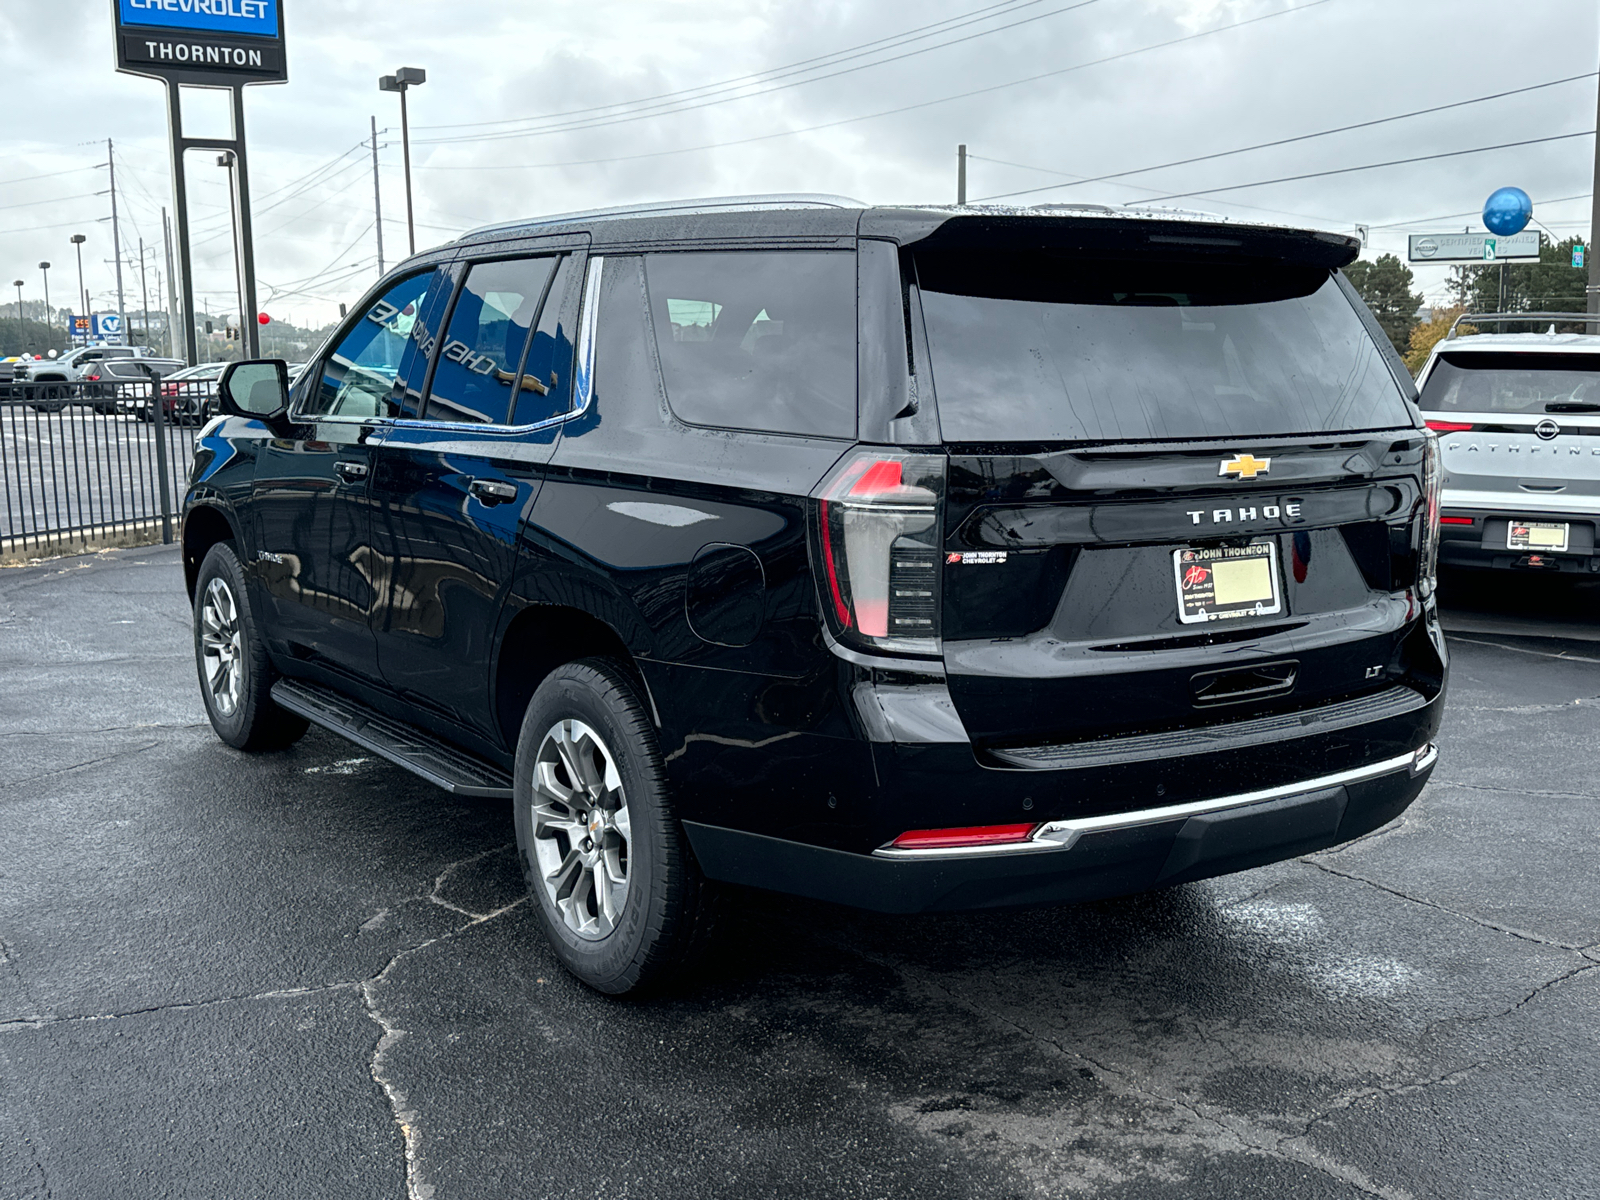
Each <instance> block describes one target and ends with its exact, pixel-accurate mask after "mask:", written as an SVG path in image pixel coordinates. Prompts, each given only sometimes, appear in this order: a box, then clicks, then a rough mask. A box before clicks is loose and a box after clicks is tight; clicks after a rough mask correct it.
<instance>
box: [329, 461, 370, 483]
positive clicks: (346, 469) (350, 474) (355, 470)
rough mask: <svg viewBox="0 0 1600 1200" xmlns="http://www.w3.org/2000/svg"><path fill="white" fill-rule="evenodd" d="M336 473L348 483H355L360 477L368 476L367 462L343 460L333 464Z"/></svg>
mask: <svg viewBox="0 0 1600 1200" xmlns="http://www.w3.org/2000/svg"><path fill="white" fill-rule="evenodd" d="M333 470H334V474H336V475H338V476H339V478H340V479H342V480H344V481H345V482H346V483H354V482H356V480H358V479H365V478H366V477H367V464H366V463H363V462H350V461H348V460H343V461H340V462H336V463H334V464H333Z"/></svg>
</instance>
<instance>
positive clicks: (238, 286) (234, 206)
mask: <svg viewBox="0 0 1600 1200" xmlns="http://www.w3.org/2000/svg"><path fill="white" fill-rule="evenodd" d="M233 163H234V157H233V151H232V150H224V151H223V152H222V153H221V154H219V155H217V166H219V167H227V168H228V220H229V221H230V222H231V223H232V226H231V227H232V229H233V247H234V253H235V254H237V253H238V250H239V220H238V216H239V205H238V202H237V201H236V199H235V197H234V192H233ZM234 266H235V270H234V272H233V284H234V299H235V300H237V301H238V302H239V348H240V353H241V355H242V356H244V355H245V354H246V352H245V350H244V348H245V346H246V345H248V343H249V339H248V338H247V336H246V333H245V327H244V323H245V321H247V320H248V319H249V318H248V317H246V316H245V312H244V280H243V279H241V278H240V275H239V271H238V269H237V268H238V263H237V262H235V264H234ZM249 357H253V355H252V356H249Z"/></svg>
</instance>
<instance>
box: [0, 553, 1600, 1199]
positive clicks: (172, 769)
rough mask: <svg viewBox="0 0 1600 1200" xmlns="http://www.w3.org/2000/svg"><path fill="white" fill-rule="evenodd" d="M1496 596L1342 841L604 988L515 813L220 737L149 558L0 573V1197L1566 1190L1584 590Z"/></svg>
mask: <svg viewBox="0 0 1600 1200" xmlns="http://www.w3.org/2000/svg"><path fill="white" fill-rule="evenodd" d="M1548 582H1550V581H1545V580H1538V581H1534V583H1535V584H1537V585H1538V586H1541V587H1542V586H1545V585H1546V584H1547V583H1548ZM1519 595H1520V599H1518V598H1516V597H1513V599H1512V600H1510V601H1507V602H1505V603H1500V604H1498V605H1497V604H1496V603H1495V602H1492V598H1491V601H1490V602H1483V603H1479V604H1478V605H1477V607H1475V608H1473V609H1472V610H1471V611H1470V614H1469V619H1467V620H1466V621H1465V625H1464V628H1465V636H1462V637H1459V638H1456V639H1454V645H1455V655H1456V657H1455V666H1454V678H1453V691H1452V696H1451V707H1450V710H1449V712H1448V715H1447V717H1446V722H1445V729H1444V731H1443V733H1442V735H1441V746H1442V750H1443V756H1442V759H1441V763H1440V766H1439V768H1438V770H1437V772H1436V774H1435V776H1434V780H1433V782H1432V783H1431V784H1430V786H1429V787H1428V789H1427V790H1426V791H1425V792H1424V794H1423V796H1422V798H1421V799H1420V800H1419V801H1418V802H1417V803H1416V804H1415V805H1414V806H1413V807H1412V808H1411V809H1410V810H1409V811H1408V812H1407V813H1406V814H1405V816H1404V817H1403V818H1402V819H1401V820H1400V821H1398V822H1396V823H1395V824H1394V825H1391V826H1389V827H1387V828H1386V829H1384V830H1381V831H1379V832H1377V833H1375V834H1373V835H1371V836H1370V837H1368V838H1365V839H1363V840H1362V841H1360V842H1357V843H1354V844H1351V845H1349V846H1346V847H1342V848H1339V849H1336V850H1333V851H1329V852H1325V853H1322V854H1317V855H1313V856H1311V857H1309V858H1307V859H1302V860H1297V861H1294V862H1289V863H1281V864H1278V865H1276V866H1272V867H1267V868H1263V869H1261V870H1257V871H1252V872H1247V873H1245V874H1242V875H1236V876H1232V877H1228V878H1225V879H1220V880H1211V881H1207V882H1204V883H1199V884H1191V885H1187V886H1184V887H1180V888H1175V889H1172V890H1169V891H1165V892H1160V893H1155V894H1151V895H1146V896H1137V897H1131V898H1127V899H1122V900H1116V901H1108V902H1104V903H1098V904H1089V905H1081V906H1077V907H1068V908H1056V909H1046V910H1035V911H1029V912H1022V913H988V914H982V915H976V916H930V917H919V918H911V919H907V918H900V917H882V916H873V915H867V914H861V913H855V912H851V911H848V910H844V909H838V908H832V907H829V906H826V905H820V904H811V903H804V902H799V901H793V900H788V899H784V898H781V897H774V896H766V895H760V894H755V893H745V894H740V895H738V896H736V897H735V898H734V899H735V903H734V905H733V909H734V916H733V919H732V920H731V922H730V925H729V927H728V928H727V929H726V930H725V931H724V935H723V937H722V939H721V941H720V943H719V946H718V949H717V952H716V954H715V956H714V957H713V959H712V961H711V962H710V963H708V964H707V966H706V968H705V970H704V972H703V975H702V977H701V979H700V980H699V981H698V983H697V984H696V985H695V986H694V987H692V988H682V989H679V990H678V991H676V992H674V993H672V994H670V995H666V996H662V997H658V998H655V999H651V1000H646V1001H633V1002H627V1001H624V1002H619V1001H615V1000H608V999H604V998H602V997H599V996H597V995H594V994H592V993H589V992H587V991H585V990H584V989H583V988H582V987H580V986H579V985H577V984H576V983H574V982H573V981H572V980H571V979H570V978H569V977H567V976H566V975H565V974H564V973H563V972H562V971H561V969H560V967H559V966H558V965H557V963H556V961H555V959H554V957H553V956H552V955H551V954H550V952H549V951H548V949H547V948H546V946H545V944H544V942H543V940H542V938H541V936H540V934H539V931H538V928H537V925H536V922H535V913H534V912H533V911H531V910H530V907H529V906H528V905H527V904H526V903H524V902H523V896H524V891H523V885H522V881H521V877H520V875H519V873H518V871H517V867H516V863H515V861H514V856H513V852H512V843H513V833H512V826H511V815H510V812H509V811H508V809H507V808H506V807H505V806H503V805H498V804H487V803H482V802H478V801H459V800H454V799H452V798H450V797H449V796H446V795H444V794H443V793H440V792H437V791H435V790H433V789H431V788H430V787H428V786H427V785H426V784H424V783H422V782H420V781H418V780H415V779H413V778H412V777H411V776H409V775H407V774H405V773H403V772H401V771H399V770H398V769H396V768H393V767H391V766H389V765H388V764H386V763H383V762H381V761H377V760H374V759H372V758H370V757H368V756H365V755H363V754H361V753H360V752H359V751H357V750H355V749H354V748H353V747H351V746H349V745H347V744H344V743H342V742H339V741H338V740H337V739H335V738H332V737H330V736H328V735H326V734H323V733H320V732H316V731H313V732H312V733H311V734H310V735H308V736H307V737H306V738H305V739H304V740H303V741H302V742H300V743H299V744H298V745H297V746H295V747H294V748H292V749H290V750H288V751H286V752H283V753H279V754H270V755H261V756H253V757H252V756H245V755H241V754H238V753H237V752H235V751H233V750H230V749H229V748H227V747H225V746H223V745H222V744H221V743H220V742H218V741H217V740H216V739H215V738H214V737H213V736H212V735H211V732H210V729H209V727H208V726H207V725H206V724H205V721H204V716H203V713H202V712H201V709H200V704H199V698H198V694H197V691H196V685H195V679H194V668H193V665H192V660H191V657H190V650H189V640H188V609H187V606H186V604H185V603H184V600H183V596H182V591H181V574H180V569H179V565H178V558H177V554H176V552H175V551H174V550H172V549H163V548H159V547H156V548H147V549H141V550H130V551H117V552H113V553H107V554H101V555H95V556H89V557H85V558H79V559H64V560H59V561H57V562H54V563H46V564H40V565H36V566H31V567H26V568H11V569H6V570H3V571H0V672H3V676H0V677H3V679H4V681H5V684H6V686H5V687H4V688H3V689H0V748H3V751H4V753H5V755H6V770H5V771H4V773H3V776H0V847H3V848H4V849H3V854H0V1197H3V1198H5V1200H12V1198H13V1197H15V1198H22V1197H44V1196H58V1197H96V1198H99V1197H106V1198H113V1197H123V1196H126V1197H148V1196H163V1197H207V1198H210V1197H217V1196H228V1197H231V1198H233V1197H237V1198H244V1197H256V1196H260V1197H267V1196H286V1195H337V1196H340V1197H341V1198H345V1197H350V1198H355V1197H367V1196H373V1197H399V1198H403V1200H449V1198H451V1197H471V1198H474V1200H476V1198H495V1197H518V1198H522V1197H569V1196H570V1197H592V1196H600V1195H604V1196H608V1197H629V1196H637V1197H645V1196H648V1197H651V1198H652V1200H654V1198H670V1197H696V1198H699V1197H730V1198H731V1197H746V1196H755V1195H792V1196H805V1197H835V1196H836V1197H869V1198H878V1197H883V1198H890V1197H912V1196H915V1197H977V1196H982V1197H986V1198H988V1197H1001V1198H1004V1197H1019V1198H1020V1197H1035V1196H1052V1197H1053V1196H1074V1197H1076V1196H1083V1197H1097V1198H1099V1197H1105V1198H1133V1197H1137V1198H1140V1200H1145V1198H1157V1200H1159V1198H1163V1197H1173V1198H1174V1200H1176V1198H1177V1197H1184V1198H1193V1197H1219V1198H1223V1197H1226V1198H1228V1200H1234V1198H1239V1197H1274V1198H1276V1197H1282V1196H1288V1195H1293V1196H1296V1197H1311V1198H1321V1197H1329V1198H1335V1197H1336V1198H1341V1200H1342V1198H1346V1197H1384V1198H1386V1200H1412V1198H1422V1197H1450V1198H1451V1200H1456V1198H1465V1197H1485V1198H1487V1197H1494V1198H1495V1200H1502V1198H1505V1197H1517V1198H1519V1200H1520V1198H1535V1197H1561V1198H1562V1200H1570V1198H1572V1197H1583V1196H1596V1195H1600V1183H1597V1182H1596V1171H1595V1158H1594V1149H1593V1142H1594V1131H1595V1129H1596V1128H1600V872H1597V871H1596V870H1595V866H1594V856H1595V850H1596V846H1597V839H1600V768H1597V767H1596V766H1595V744H1596V735H1597V732H1600V618H1585V617H1584V616H1583V614H1584V613H1585V612H1590V613H1594V612H1600V605H1597V604H1595V603H1594V601H1595V600H1596V599H1597V598H1600V597H1597V596H1596V594H1595V589H1594V585H1585V588H1584V589H1580V590H1578V591H1577V592H1575V593H1573V594H1572V595H1571V596H1565V597H1564V598H1563V600H1562V602H1563V603H1566V604H1569V607H1570V611H1565V612H1564V615H1563V621H1564V624H1563V627H1562V628H1563V631H1564V632H1566V633H1569V634H1570V633H1572V632H1573V631H1574V630H1575V629H1576V630H1577V632H1580V633H1581V632H1583V631H1584V629H1589V628H1592V629H1593V631H1594V640H1584V639H1571V638H1563V639H1549V638H1541V637H1536V636H1531V635H1532V634H1534V633H1536V632H1537V631H1538V629H1537V624H1536V622H1533V621H1530V620H1529V619H1528V616H1527V614H1526V612H1525V611H1518V607H1517V605H1518V604H1519V603H1520V604H1522V605H1523V606H1524V609H1526V608H1527V607H1528V606H1530V605H1533V604H1535V603H1536V601H1537V599H1538V597H1537V595H1535V596H1534V598H1533V600H1529V599H1528V597H1527V596H1526V595H1521V594H1519ZM1584 620H1587V621H1588V622H1589V624H1588V625H1586V626H1582V627H1581V628H1579V623H1581V622H1582V621H1584Z"/></svg>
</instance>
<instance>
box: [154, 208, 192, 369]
mask: <svg viewBox="0 0 1600 1200" xmlns="http://www.w3.org/2000/svg"><path fill="white" fill-rule="evenodd" d="M161 244H162V246H163V247H164V248H165V250H166V254H167V357H168V358H176V357H177V356H178V347H177V346H176V345H175V344H174V343H173V340H172V331H173V330H174V329H177V328H178V319H177V318H176V317H174V316H173V315H172V306H173V305H174V304H176V303H177V301H178V289H177V285H176V282H175V280H174V277H173V274H172V222H171V221H169V220H168V219H167V208H166V205H162V206H161ZM188 344H189V343H188V341H187V340H185V341H184V346H185V347H187V346H188ZM184 356H185V357H186V358H187V356H188V350H187V349H185V350H184Z"/></svg>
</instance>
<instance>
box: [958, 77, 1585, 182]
mask: <svg viewBox="0 0 1600 1200" xmlns="http://www.w3.org/2000/svg"><path fill="white" fill-rule="evenodd" d="M1596 74H1600V72H1595V71H1585V72H1584V73H1583V74H1581V75H1568V76H1566V77H1565V78H1563V79H1551V80H1547V81H1546V82H1544V83H1534V84H1529V85H1528V86H1527V87H1519V88H1512V89H1510V90H1509V91H1504V92H1495V93H1493V94H1492V95H1488V96H1474V97H1473V98H1472V99H1470V100H1457V101H1455V102H1453V103H1451V104H1435V105H1434V106H1432V107H1431V108H1418V109H1414V110H1413V111H1411V112H1405V113H1396V114H1395V115H1394V116H1390V117H1377V118H1375V119H1373V120H1370V121H1357V122H1356V123H1355V124H1353V125H1340V126H1337V127H1335V128H1333V129H1319V130H1318V131H1317V132H1315V133H1301V134H1296V135H1295V136H1294V137H1286V138H1277V139H1275V140H1273V141H1270V142H1257V143H1256V144H1255V145H1253V146H1240V147H1238V148H1236V149H1233V150H1218V151H1216V152H1214V153H1212V154H1197V155H1195V156H1193V157H1192V158H1179V159H1174V160H1173V161H1172V162H1165V163H1157V164H1156V165H1155V166H1150V167H1133V168H1130V169H1129V170H1126V171H1113V172H1111V173H1110V174H1107V175H1094V176H1091V177H1089V178H1079V177H1074V179H1073V180H1072V182H1070V183H1051V184H1045V185H1044V186H1043V187H1036V188H1023V189H1022V190H1020V191H1015V192H999V193H996V194H995V195H993V196H983V197H980V198H979V201H978V203H983V202H984V201H988V200H1009V199H1010V198H1011V197H1013V196H1030V195H1033V194H1034V193H1036V192H1049V191H1055V190H1058V189H1060V188H1069V187H1078V186H1079V185H1080V184H1085V183H1104V182H1105V181H1106V180H1109V179H1122V178H1125V177H1126V176H1128V175H1142V174H1145V173H1146V172H1149V171H1164V170H1166V169H1167V168H1169V167H1186V166H1190V165H1191V164H1193V163H1201V162H1210V161H1212V160H1213V159H1218V158H1228V157H1229V156H1231V155H1234V154H1248V153H1249V152H1251V151H1252V150H1268V149H1272V148H1273V147H1276V146H1288V145H1291V144H1293V143H1295V142H1305V141H1310V140H1311V139H1313V138H1320V137H1330V136H1332V135H1333V134H1336V133H1349V132H1351V131H1352V130H1355V129H1371V128H1372V127H1373V126H1375V125H1387V124H1389V123H1390V122H1393V121H1407V120H1410V119H1411V118H1413V117H1423V116H1427V115H1429V114H1430V113H1439V112H1447V111H1449V110H1450V109H1453V108H1465V107H1467V106H1468V105H1472V104H1484V103H1487V102H1488V101H1490V100H1503V99H1505V98H1506V97H1507V96H1520V95H1522V94H1523V93H1525V92H1537V91H1540V90H1542V89H1544V88H1552V87H1558V86H1560V85H1561V84H1564V83H1575V82H1577V81H1578V80H1581V79H1593V78H1594V77H1595V75H1596ZM967 157H968V158H978V159H983V161H985V162H998V161H999V160H998V159H987V158H984V156H983V155H981V154H969V155H968V156H967ZM1006 165H1008V166H1017V165H1019V164H1017V163H1008V164H1006ZM1034 169H1035V170H1043V169H1045V168H1034ZM1064 173H1065V172H1063V174H1064Z"/></svg>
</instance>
